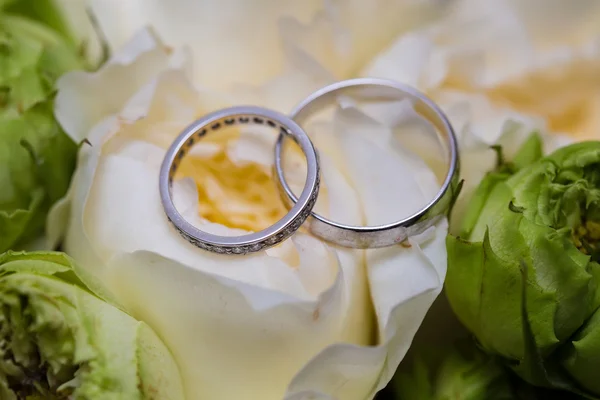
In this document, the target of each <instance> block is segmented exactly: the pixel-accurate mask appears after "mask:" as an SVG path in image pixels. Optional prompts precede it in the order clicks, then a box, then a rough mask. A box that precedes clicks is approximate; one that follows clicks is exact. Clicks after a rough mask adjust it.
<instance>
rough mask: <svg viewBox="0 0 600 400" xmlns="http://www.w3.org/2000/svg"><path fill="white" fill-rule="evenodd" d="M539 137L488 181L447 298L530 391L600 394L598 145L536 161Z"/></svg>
mask: <svg viewBox="0 0 600 400" xmlns="http://www.w3.org/2000/svg"><path fill="white" fill-rule="evenodd" d="M540 148H541V146H540V143H539V139H538V138H537V137H535V136H534V137H532V138H531V139H530V141H529V142H528V143H527V144H526V145H525V147H524V148H523V149H522V150H521V153H520V154H519V155H518V156H517V159H516V160H515V162H513V164H510V165H506V164H502V165H501V166H500V168H499V170H498V171H496V172H493V173H491V174H489V175H488V176H487V177H486V179H485V180H484V181H483V182H482V183H481V185H480V187H479V188H478V191H477V193H476V195H475V197H474V201H473V205H472V207H471V209H470V211H469V215H467V216H466V218H465V220H464V226H463V229H462V233H461V235H460V236H459V237H452V236H450V237H448V240H447V248H448V276H447V281H446V292H447V295H448V299H449V301H450V303H451V305H452V308H453V309H454V311H455V313H456V314H457V316H458V317H459V319H460V320H461V321H462V323H463V324H464V325H465V326H466V327H467V328H468V329H469V330H470V331H471V332H473V334H474V335H475V337H476V338H477V340H478V341H479V342H480V344H481V346H482V347H483V348H484V349H485V350H486V351H487V352H489V353H491V354H494V355H498V356H501V357H502V358H503V359H504V360H505V361H506V362H507V363H509V364H510V365H511V366H512V368H513V369H514V371H515V372H517V373H518V374H519V375H520V376H521V377H523V378H524V379H526V380H527V381H529V382H531V383H532V384H535V385H539V386H546V387H559V388H563V389H568V390H571V391H573V392H575V393H587V394H590V393H593V394H595V395H599V394H600V380H598V379H595V373H596V372H597V371H599V370H600V324H599V323H598V320H599V318H600V317H599V316H597V315H596V314H597V310H598V308H599V307H600V290H599V287H600V285H599V283H600V281H599V280H600V265H599V264H598V262H599V261H600V245H599V244H600V235H599V234H598V233H599V232H598V230H597V227H598V226H599V225H598V223H600V142H583V143H578V144H574V145H571V146H567V147H564V148H562V149H560V150H558V151H556V152H555V153H553V154H551V155H550V156H548V157H545V158H542V159H540V160H537V161H536V159H537V158H538V156H537V155H536V154H538V155H539V154H540Z"/></svg>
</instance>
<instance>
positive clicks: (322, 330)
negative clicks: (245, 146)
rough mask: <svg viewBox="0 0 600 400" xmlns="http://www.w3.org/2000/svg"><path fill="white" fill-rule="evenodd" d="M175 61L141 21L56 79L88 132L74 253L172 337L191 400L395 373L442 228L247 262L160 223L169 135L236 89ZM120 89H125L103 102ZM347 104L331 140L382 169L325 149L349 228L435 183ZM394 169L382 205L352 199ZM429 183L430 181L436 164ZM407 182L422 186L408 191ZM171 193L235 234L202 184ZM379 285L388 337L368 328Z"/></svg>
mask: <svg viewBox="0 0 600 400" xmlns="http://www.w3.org/2000/svg"><path fill="white" fill-rule="evenodd" d="M181 65H185V63H181V62H177V63H176V62H174V61H173V60H172V59H169V56H168V54H167V52H166V51H165V50H164V48H162V47H161V46H160V44H159V43H157V42H156V40H155V39H154V38H153V36H152V35H151V34H149V33H148V32H143V33H141V34H140V35H138V36H137V37H136V39H135V40H134V41H133V42H132V43H131V44H130V45H129V46H128V47H127V48H126V49H125V50H124V52H122V53H119V54H118V55H117V57H116V58H115V60H113V61H112V62H111V63H109V64H108V65H106V66H105V67H104V68H103V69H102V70H100V71H99V72H98V73H96V74H73V75H68V76H66V77H65V78H63V80H62V81H61V82H60V84H59V89H60V90H59V95H58V98H57V117H58V118H59V120H60V121H61V122H62V123H63V125H64V126H65V129H66V130H67V132H68V133H69V134H70V135H71V136H72V137H74V138H78V139H81V138H83V137H85V136H86V135H87V137H88V140H89V141H90V145H84V147H83V148H82V151H81V153H80V159H79V166H78V170H77V173H76V175H75V177H74V181H73V186H72V188H71V191H70V193H69V197H68V199H67V201H66V202H65V204H66V203H70V205H71V207H72V209H71V214H70V220H69V223H68V229H67V234H66V239H65V242H64V244H65V248H66V250H67V251H68V252H69V253H70V254H71V255H72V256H73V257H74V258H75V259H77V260H79V262H80V265H81V266H82V271H81V273H82V274H83V275H84V277H86V279H87V281H88V283H90V284H91V285H92V287H93V288H94V289H96V290H98V291H99V292H100V293H102V294H104V295H105V296H107V297H110V298H111V299H112V300H113V301H115V302H118V303H119V304H121V305H123V306H124V307H125V308H126V309H127V310H128V311H130V312H132V313H133V314H134V316H136V317H138V318H141V319H143V320H145V321H147V322H148V323H150V324H151V325H152V326H153V328H155V329H156V330H157V332H158V333H159V335H161V336H162V337H163V339H164V340H165V341H166V343H167V344H168V345H169V347H170V348H171V350H172V351H173V353H174V355H175V358H176V359H177V361H178V363H179V364H180V367H181V370H182V371H183V373H184V380H185V383H186V390H187V393H188V395H189V398H192V399H193V398H246V397H248V396H250V395H252V397H256V398H261V399H271V398H272V399H279V398H281V397H282V396H283V395H284V394H285V393H286V392H287V393H288V396H289V397H290V398H295V396H298V395H300V394H301V393H308V392H310V393H314V394H319V396H325V397H322V398H343V399H353V398H355V399H364V398H368V397H371V396H372V395H374V393H375V391H376V389H377V388H381V387H383V386H384V385H385V384H386V383H387V382H388V381H389V379H390V378H391V376H392V374H393V372H394V370H395V368H396V366H397V364H398V363H399V361H400V360H401V358H402V356H403V355H404V353H405V352H406V350H407V349H408V347H409V346H410V342H411V340H412V336H413V335H414V332H415V331H416V329H417V328H418V326H419V324H420V322H421V320H422V318H423V316H424V314H425V312H426V310H427V309H428V307H429V306H430V304H431V302H432V301H433V299H434V298H435V296H436V295H437V294H438V293H439V290H440V289H441V285H442V282H443V278H444V274H445V248H444V247H445V246H444V237H445V233H446V226H445V224H441V225H440V226H439V227H438V228H435V229H432V230H431V231H429V232H427V234H425V235H424V236H423V237H422V238H414V239H412V240H411V244H412V247H410V248H405V247H400V246H398V247H395V248H392V249H387V250H379V251H372V252H368V254H367V255H365V252H363V251H354V250H344V249H333V248H331V247H329V246H327V245H325V244H324V243H323V242H320V241H318V240H317V239H315V238H313V237H310V236H307V235H304V234H297V235H295V236H294V238H293V239H292V240H291V241H288V242H286V243H285V244H284V245H283V246H281V247H280V248H277V249H273V250H269V251H268V252H262V253H259V254H256V255H251V256H247V257H243V258H236V257H233V258H232V257H223V256H217V255H213V254H211V253H207V252H204V251H201V250H199V249H197V248H195V247H193V246H192V245H190V244H189V243H187V242H186V241H185V240H184V239H182V238H180V237H179V235H178V234H177V233H176V232H175V231H174V229H173V228H172V227H171V226H170V225H169V223H168V221H167V220H166V217H165V215H164V213H163V211H162V207H161V204H160V200H159V196H158V189H157V176H158V169H159V165H160V162H161V161H162V156H163V155H164V152H165V149H166V147H167V146H168V145H169V143H170V141H171V140H172V139H173V138H174V137H175V135H177V134H178V133H179V132H180V131H181V129H182V128H183V127H184V126H186V125H187V124H188V123H189V122H190V120H191V119H192V118H195V117H197V116H199V115H201V114H203V113H205V112H207V111H211V110H212V109H213V108H218V107H221V106H223V105H226V104H227V102H228V99H227V98H226V97H223V96H221V97H219V96H216V95H215V94H211V93H210V92H209V91H203V92H202V94H201V95H198V93H197V92H195V91H194V90H193V89H192V88H191V86H190V85H189V84H188V81H187V79H186V74H185V73H184V72H182V70H181V69H180V68H179V67H180V66H181ZM133 76H136V79H132V81H126V78H127V77H133ZM99 88H102V90H99ZM115 95H116V100H117V101H112V100H110V99H112V98H113V96H115ZM119 99H120V100H119ZM345 113H347V111H343V110H342V111H340V115H339V117H338V118H337V119H336V120H337V121H338V128H337V132H335V131H334V132H333V135H334V136H336V137H337V140H338V141H337V143H338V144H339V145H340V146H341V147H342V148H343V149H345V151H344V153H345V154H346V153H347V154H346V155H347V156H348V157H349V159H353V158H356V157H359V156H361V154H369V157H372V159H369V160H364V161H366V162H369V163H370V164H371V165H370V167H372V170H371V171H372V173H373V174H374V173H377V174H379V175H378V176H379V178H378V180H373V175H369V174H361V175H356V173H357V172H358V171H356V170H354V171H350V172H351V174H350V175H345V174H344V173H343V171H342V170H343V169H344V166H343V165H340V164H339V163H340V159H339V158H336V157H335V155H334V156H333V157H329V160H328V161H327V162H325V163H324V165H325V166H326V167H327V172H326V173H324V179H325V181H326V182H325V183H326V185H327V187H328V188H329V189H330V195H329V196H326V203H328V204H326V211H328V210H329V211H332V212H331V213H330V214H329V215H331V216H334V217H335V218H336V219H341V220H342V221H344V222H347V223H355V224H361V223H376V222H380V221H379V220H380V219H381V218H382V216H383V215H388V217H395V216H403V215H402V214H404V215H406V214H408V213H409V212H411V211H413V209H414V207H415V205H416V204H418V203H419V202H420V200H422V199H423V196H425V195H426V194H427V193H423V192H422V191H421V189H422V187H423V185H422V183H421V184H419V183H416V182H415V181H414V180H413V179H410V177H411V176H412V174H413V173H414V172H418V173H420V174H425V175H427V173H428V172H427V171H428V169H427V168H426V167H424V166H423V165H422V164H410V163H406V161H403V160H402V159H401V158H400V157H398V155H396V154H394V152H392V151H391V150H390V149H389V148H386V147H385V146H383V145H382V143H383V142H379V143H378V142H377V141H375V140H372V138H369V137H364V134H365V133H367V132H365V131H361V132H362V133H361V132H352V129H349V128H351V127H352V126H354V125H353V124H352V125H349V124H348V121H347V118H346V117H345V116H344V114H345ZM349 122H354V121H353V120H352V119H350V121H349ZM365 123H366V124H367V125H366V126H367V127H368V126H369V125H368V123H367V122H365ZM371 123H372V122H371ZM378 131H379V132H383V133H384V134H385V128H383V127H379V126H376V125H371V126H370V129H369V132H374V133H376V132H378ZM86 132H87V134H86ZM342 132H343V134H341V133H342ZM266 145H269V146H270V143H267V144H266ZM323 145H324V146H325V144H323ZM321 151H323V153H331V154H334V153H336V149H335V148H322V149H321ZM362 161H363V160H361V162H362ZM378 163H383V165H378ZM382 166H383V167H384V168H382ZM340 167H341V168H340ZM399 173H400V174H405V175H406V177H407V179H403V180H401V181H400V186H398V187H397V190H395V191H394V192H392V193H389V196H386V199H387V200H386V201H379V200H377V199H376V198H371V197H369V196H366V197H365V196H362V195H360V196H358V198H357V193H358V194H372V193H375V192H376V191H378V190H379V191H380V188H378V187H377V185H379V184H381V185H386V182H389V181H390V180H392V179H396V180H397V175H398V174H399ZM354 175H356V177H355V176H354ZM348 176H352V180H349V179H348ZM430 176H431V175H430ZM430 183H431V184H432V185H433V186H434V187H433V189H432V188H431V187H429V190H430V191H431V190H435V186H436V184H435V180H434V179H433V177H432V176H431V178H430ZM374 184H375V186H373V185H374ZM402 184H405V185H408V186H402ZM333 188H335V193H334V191H333V190H332V189H333ZM344 191H345V192H344ZM407 191H411V192H414V196H411V197H410V202H407V196H405V193H406V192H407ZM175 196H176V201H177V204H178V207H179V209H180V210H182V212H183V213H184V215H185V216H186V218H188V219H190V220H191V221H192V222H194V223H195V224H198V225H201V226H202V227H203V229H206V230H209V231H213V232H215V231H218V232H221V233H228V232H231V231H230V230H229V229H228V228H225V227H223V226H218V225H215V224H209V223H207V222H206V221H202V220H201V219H200V218H199V217H198V215H197V214H196V210H197V207H196V205H197V201H198V200H197V194H196V193H195V190H194V186H193V185H189V184H188V183H187V182H186V181H181V182H178V184H177V185H176V187H175ZM422 203H424V201H422V202H421V204H422ZM61 213H62V214H64V207H57V208H56V209H55V210H54V213H53V215H52V216H51V218H50V222H51V223H50V228H51V229H52V228H53V224H52V222H53V221H59V220H60V214H61ZM63 216H64V215H63ZM55 223H56V222H55ZM54 236H58V234H56V235H54ZM369 294H370V295H369ZM370 297H371V298H372V301H373V302H374V306H375V307H374V310H375V314H376V317H377V325H378V327H379V331H380V335H379V339H377V338H375V337H374V336H373V335H374V331H373V329H372V327H373V325H372V321H373V318H374V316H373V308H372V306H371V300H369V298H370ZM343 343H347V344H343ZM376 343H379V344H378V345H377V346H368V345H370V344H376ZM232 382H235V384H232ZM328 396H329V397H328Z"/></svg>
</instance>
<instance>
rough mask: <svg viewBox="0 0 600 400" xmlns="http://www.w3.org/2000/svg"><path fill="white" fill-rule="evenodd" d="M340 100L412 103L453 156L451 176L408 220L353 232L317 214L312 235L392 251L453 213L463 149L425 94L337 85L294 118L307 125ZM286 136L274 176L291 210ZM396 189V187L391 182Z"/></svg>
mask: <svg viewBox="0 0 600 400" xmlns="http://www.w3.org/2000/svg"><path fill="white" fill-rule="evenodd" d="M340 96H348V97H351V96H357V97H359V98H361V99H371V100H396V101H397V100H402V99H408V100H410V101H411V102H412V103H413V107H414V109H415V111H416V112H417V113H419V114H420V115H421V116H422V117H424V118H425V119H426V120H428V121H429V122H430V123H432V124H433V125H434V126H435V128H436V130H437V132H438V135H439V136H440V137H441V138H442V140H443V142H444V144H445V147H446V150H447V152H448V156H449V157H448V172H447V174H446V177H445V179H444V182H443V184H442V187H441V189H440V190H439V192H438V193H437V195H436V196H435V197H434V198H433V199H432V200H431V201H430V202H429V204H426V205H425V206H424V207H423V208H422V209H421V210H419V211H418V212H416V213H415V214H413V215H410V216H408V217H407V218H404V219H401V220H399V221H395V222H392V223H390V224H386V225H379V226H352V225H345V224H341V223H338V222H335V221H331V220H329V219H327V218H325V217H323V216H321V215H319V214H317V213H315V212H311V218H309V219H308V220H307V223H308V227H309V230H310V231H311V232H312V233H313V234H314V235H315V236H318V237H320V238H321V239H324V240H326V241H328V242H330V243H333V244H337V245H340V246H344V247H351V248H358V249H367V248H380V247H387V246H392V245H395V244H398V243H402V242H404V241H405V240H406V239H407V238H409V237H410V236H414V235H417V234H419V233H422V232H423V231H425V230H426V229H427V228H429V227H431V226H432V225H434V224H435V223H437V222H438V221H439V220H440V218H442V217H443V216H445V215H446V214H447V213H448V210H449V209H450V207H451V205H452V203H453V201H454V199H455V197H456V195H457V191H458V190H459V188H458V187H459V184H458V179H459V178H458V172H459V159H458V144H457V140H456V136H455V134H454V130H453V129H452V126H451V125H450V122H449V121H448V119H447V118H446V116H445V115H444V113H443V112H442V111H441V110H440V109H439V107H438V106H437V105H436V104H435V103H434V102H433V101H431V100H430V99H429V98H427V97H426V96H425V95H424V94H422V93H420V92H419V91H417V90H415V89H414V88H412V87H410V86H406V85H403V84H400V83H397V82H394V81H389V80H384V79H376V78H360V79H351V80H346V81H342V82H337V83H334V84H331V85H329V86H326V87H324V88H322V89H320V90H317V91H316V92H314V93H313V94H311V95H310V96H308V97H307V98H306V99H305V100H304V101H302V102H301V103H300V104H299V105H298V106H297V107H296V108H295V109H294V110H293V111H292V113H291V115H290V117H291V118H292V119H294V121H296V122H297V123H298V124H300V125H302V124H303V123H304V122H306V120H307V119H308V118H309V117H311V116H312V115H313V114H314V113H315V112H318V111H321V110H323V109H324V108H326V107H327V106H330V105H332V104H336V103H337V101H338V100H339V98H340ZM286 137H287V135H280V136H279V138H278V140H277V143H276V146H275V172H276V175H277V181H278V183H279V185H280V189H281V190H280V191H281V193H282V197H283V199H284V201H285V202H286V203H287V204H288V206H292V205H294V204H296V203H297V202H298V201H299V200H298V198H297V197H296V195H295V194H294V193H293V191H292V189H291V188H290V186H289V185H288V183H287V181H286V180H285V175H284V171H283V166H282V165H283V162H282V150H283V143H284V141H285V139H286ZM390 184H393V182H390Z"/></svg>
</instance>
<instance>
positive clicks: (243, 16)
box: [90, 0, 322, 89]
mask: <svg viewBox="0 0 600 400" xmlns="http://www.w3.org/2000/svg"><path fill="white" fill-rule="evenodd" d="M321 3H322V2H321V0H306V1H302V2H301V3H298V2H295V1H293V0H283V1H281V0H262V1H261V2H260V3H254V2H246V1H241V0H239V1H228V2H226V3H223V2H215V1H210V0H205V1H192V0H172V1H168V2H165V1H161V0H128V1H120V0H91V1H90V5H91V8H92V10H93V11H94V13H95V15H96V18H97V20H98V22H99V25H100V27H101V29H102V31H103V32H104V34H105V36H106V37H107V39H108V43H109V45H110V47H111V48H112V49H118V48H120V47H121V46H123V45H124V44H125V43H126V42H127V41H129V39H130V37H131V36H133V34H134V33H135V32H137V31H138V30H140V29H142V28H144V27H147V26H151V27H152V28H153V29H154V30H155V31H156V32H157V34H158V35H159V36H160V37H161V38H162V39H163V40H164V41H165V43H166V44H168V45H169V46H173V47H176V48H180V47H188V48H190V49H191V52H192V54H193V58H194V60H195V64H194V68H193V80H194V82H195V83H196V84H197V85H201V86H206V87H210V88H212V89H228V88H229V87H230V86H231V85H232V84H234V83H235V82H245V83H261V82H263V81H265V80H267V79H268V78H270V77H272V76H274V75H275V74H277V73H279V72H280V71H281V69H282V67H283V53H282V51H281V47H280V39H279V36H278V35H277V30H278V21H279V19H280V18H281V17H282V16H284V15H289V16H292V17H294V18H299V19H301V20H307V19H310V18H311V17H312V15H313V14H314V13H315V12H316V10H318V9H320V8H321ZM256 21H260V23H257V22H256Z"/></svg>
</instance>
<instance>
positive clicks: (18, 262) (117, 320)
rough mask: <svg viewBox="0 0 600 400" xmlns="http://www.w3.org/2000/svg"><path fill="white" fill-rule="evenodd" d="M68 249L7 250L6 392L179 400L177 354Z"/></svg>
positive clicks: (1, 386) (2, 289)
mask: <svg viewBox="0 0 600 400" xmlns="http://www.w3.org/2000/svg"><path fill="white" fill-rule="evenodd" d="M73 268H74V267H73V265H72V262H71V260H70V259H69V258H68V257H67V256H66V255H64V254H61V253H41V252H40V253H12V252H9V253H5V254H3V255H0V309H1V312H0V399H3V400H17V399H50V400H52V399H56V400H58V399H81V400H86V399H90V400H92V399H93V400H103V399H106V400H109V399H110V400H130V399H131V400H134V399H135V400H144V399H161V400H180V399H183V392H182V390H183V389H182V384H181V378H180V376H179V372H178V369H177V366H176V364H175V362H174V361H173V359H172V357H171V354H170V353H169V351H168V350H167V348H166V347H165V345H164V344H163V343H162V342H161V341H160V339H159V338H158V337H157V336H156V334H155V333H154V332H153V331H152V330H151V329H150V328H149V327H148V326H147V325H146V324H144V323H143V322H139V321H136V320H135V319H133V318H132V317H130V316H129V315H127V314H125V313H124V312H122V311H120V310H119V309H117V308H115V307H113V306H112V305H110V304H108V303H106V302H104V301H102V300H100V299H99V298H98V297H96V296H95V295H93V294H92V293H90V292H89V291H88V290H87V289H86V288H85V286H84V285H83V284H82V283H81V281H80V280H79V278H78V277H77V275H76V274H75V273H74V269H73Z"/></svg>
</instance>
